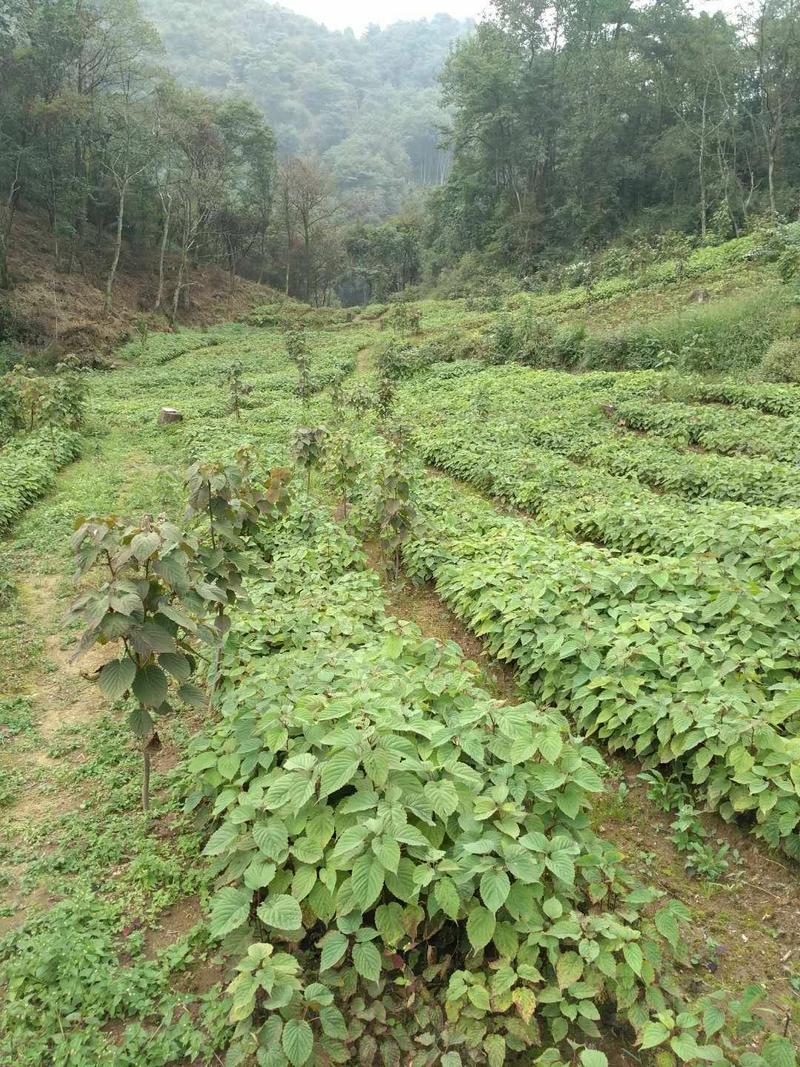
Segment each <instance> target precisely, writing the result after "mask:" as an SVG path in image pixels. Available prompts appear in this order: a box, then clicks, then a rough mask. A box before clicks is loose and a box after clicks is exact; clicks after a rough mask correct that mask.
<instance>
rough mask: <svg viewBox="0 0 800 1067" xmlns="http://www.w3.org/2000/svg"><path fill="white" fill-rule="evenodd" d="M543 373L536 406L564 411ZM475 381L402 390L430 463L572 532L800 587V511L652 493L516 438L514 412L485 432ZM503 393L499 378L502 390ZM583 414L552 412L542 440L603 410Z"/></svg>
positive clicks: (577, 427)
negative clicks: (569, 417)
mask: <svg viewBox="0 0 800 1067" xmlns="http://www.w3.org/2000/svg"><path fill="white" fill-rule="evenodd" d="M540 377H541V378H542V383H541V387H540V388H541V390H542V397H541V401H540V402H541V403H542V404H543V405H545V406H546V408H547V409H548V410H549V408H550V406H551V405H552V406H554V407H558V405H560V404H562V403H563V400H562V396H559V395H547V389H548V378H549V376H548V375H541V376H540ZM586 377H587V378H592V377H594V376H586ZM642 377H645V376H642ZM479 378H483V375H480V376H478V375H470V376H468V377H467V378H465V379H463V380H462V381H452V380H450V381H447V380H439V381H437V380H435V379H434V378H433V377H432V376H429V377H428V378H427V379H426V380H425V381H424V382H420V383H414V384H413V385H412V386H410V387H409V386H406V387H404V389H403V390H402V393H401V396H402V402H403V408H404V410H405V411H406V412H407V413H409V415H410V413H411V412H412V411H413V413H414V418H415V421H416V424H417V427H418V433H417V438H418V445H419V448H420V450H421V452H422V454H423V456H424V458H425V460H426V461H427V462H428V463H430V464H433V465H434V466H436V467H438V468H440V469H442V470H444V471H446V472H447V473H449V474H451V475H453V476H455V477H458V478H459V479H462V480H465V481H468V482H470V483H471V484H473V485H475V486H476V487H477V488H479V489H481V490H483V491H486V492H489V493H491V494H492V495H493V496H495V497H497V498H498V499H501V500H503V501H505V502H507V503H510V504H512V505H514V506H515V507H518V508H521V509H523V510H526V511H530V512H532V513H534V514H536V516H537V518H538V519H539V520H540V522H544V523H547V524H548V525H549V526H550V527H551V528H555V529H558V530H560V531H564V532H567V533H569V534H571V535H573V536H576V537H579V538H586V539H588V540H592V541H596V542H600V543H602V544H604V545H606V546H608V547H609V548H614V549H617V550H620V551H623V552H631V551H637V552H645V553H653V554H658V555H666V556H686V555H693V554H702V555H704V556H709V555H710V556H713V557H715V558H718V559H720V560H724V561H725V563H726V565H727V566H731V567H743V568H745V569H746V571H747V573H748V574H749V575H750V576H752V577H753V578H754V579H756V580H759V581H764V580H769V581H770V582H772V583H774V584H775V585H776V586H778V587H779V588H781V589H782V590H784V592H785V593H787V594H791V595H794V594H795V593H796V592H797V591H798V589H800V571H797V568H798V565H799V564H800V546H798V542H797V536H796V531H797V522H798V517H800V516H798V513H797V511H796V510H794V509H782V510H772V509H766V508H753V507H749V506H747V505H744V504H740V503H734V502H727V501H713V500H709V501H702V502H691V501H687V500H684V499H682V498H680V497H678V496H674V495H670V494H655V493H653V492H651V491H650V490H648V489H647V488H646V487H644V486H641V485H639V484H637V483H636V482H635V481H633V480H632V479H630V478H625V477H622V476H619V475H614V474H610V473H607V472H606V471H603V470H597V469H590V468H586V467H582V466H579V465H576V464H575V463H573V462H572V461H570V460H569V459H567V458H565V457H564V456H563V455H560V454H559V453H558V452H554V451H551V450H550V449H548V448H546V447H545V448H541V447H534V446H531V445H528V444H526V443H525V442H523V441H520V439H519V434H517V433H516V432H515V430H514V427H513V415H509V416H508V423H510V429H509V427H508V426H506V427H498V425H497V421H493V422H492V424H491V425H492V432H487V416H486V410H487V405H486V403H484V400H485V390H482V389H475V392H474V396H473V393H472V389H473V382H477V381H478V380H479ZM503 392H505V382H504V381H502V380H501V392H500V395H502V393H503ZM525 402H526V399H525V397H522V398H520V396H519V395H512V396H511V398H510V399H509V401H508V402H507V405H506V406H507V408H508V410H509V411H512V412H513V411H515V410H517V408H518V406H522V405H523V404H524V403H525ZM528 402H529V401H528ZM615 403H616V404H617V406H619V405H620V404H624V403H626V401H625V400H624V399H623V400H622V401H615ZM597 407H598V405H595V408H597ZM523 410H529V409H526V408H523ZM584 410H585V411H586V416H585V418H584V420H583V421H582V422H581V421H578V422H576V423H575V424H574V430H572V429H571V428H572V424H571V423H569V422H567V423H566V426H567V427H568V428H567V429H565V428H564V426H565V423H564V422H563V420H562V421H561V422H560V423H559V419H560V416H558V415H556V416H553V417H552V418H551V419H550V420H549V425H550V429H549V434H550V437H549V439H548V438H545V437H544V436H543V439H544V440H549V443H555V444H556V446H559V445H560V443H561V440H562V438H563V435H564V434H567V433H569V432H572V433H573V434H574V436H575V437H576V438H578V439H580V436H581V435H583V434H589V435H591V434H592V433H593V432H594V430H593V425H594V423H595V422H596V417H597V416H596V413H595V415H592V414H591V411H590V409H589V408H586V409H584ZM603 417H604V416H603ZM559 426H560V427H561V428H560V429H559ZM542 434H543V431H542Z"/></svg>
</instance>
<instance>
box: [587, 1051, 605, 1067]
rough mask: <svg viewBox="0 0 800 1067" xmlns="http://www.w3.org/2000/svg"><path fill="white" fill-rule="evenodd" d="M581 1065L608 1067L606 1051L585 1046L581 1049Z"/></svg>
mask: <svg viewBox="0 0 800 1067" xmlns="http://www.w3.org/2000/svg"><path fill="white" fill-rule="evenodd" d="M581 1065H582V1067H608V1057H607V1056H606V1054H605V1052H600V1051H598V1050H597V1049H594V1048H585V1049H582V1050H581Z"/></svg>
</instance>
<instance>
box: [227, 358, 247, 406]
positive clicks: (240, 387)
mask: <svg viewBox="0 0 800 1067" xmlns="http://www.w3.org/2000/svg"><path fill="white" fill-rule="evenodd" d="M243 373H244V366H243V365H242V363H240V362H239V361H238V360H237V362H236V363H232V364H231V365H230V367H229V368H228V375H227V377H228V391H229V393H230V409H231V412H232V413H233V414H234V415H235V416H236V418H237V419H241V417H242V404H243V402H244V400H245V398H246V397H248V396H250V394H251V393H252V392H253V386H252V385H250V384H249V383H248V382H245V381H243V380H242V375H243Z"/></svg>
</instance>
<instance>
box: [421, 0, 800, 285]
mask: <svg viewBox="0 0 800 1067" xmlns="http://www.w3.org/2000/svg"><path fill="white" fill-rule="evenodd" d="M493 8H494V15H493V16H492V17H491V18H489V19H488V20H487V21H486V22H484V23H483V24H482V25H481V26H480V27H479V28H478V30H477V33H476V34H475V35H474V36H473V37H471V38H470V39H468V40H466V41H464V42H462V43H461V44H460V45H459V46H458V48H457V50H456V53H455V55H454V56H453V57H452V58H451V59H450V60H449V61H448V63H447V64H446V67H445V70H444V75H443V83H444V100H445V103H446V104H447V105H449V106H450V107H451V108H452V109H453V112H454V114H455V119H454V122H453V128H452V133H451V139H450V143H451V145H452V148H453V151H454V153H455V167H454V170H453V173H452V176H451V178H450V180H449V182H448V184H447V187H446V189H445V190H444V191H443V192H442V193H440V194H438V195H436V196H435V197H434V201H433V209H432V220H433V222H432V230H431V233H430V235H429V242H430V244H431V247H432V249H433V250H434V262H435V263H436V264H439V265H446V264H449V263H452V262H453V261H454V260H457V259H458V258H459V257H460V256H461V255H462V254H464V253H465V252H467V251H475V250H477V251H480V252H489V253H491V257H492V261H493V262H494V264H495V266H503V265H507V264H510V265H512V267H513V268H514V269H515V270H517V271H522V272H526V271H528V272H535V271H536V270H537V269H540V268H541V266H542V263H543V261H546V260H547V259H548V258H550V257H563V256H564V254H565V252H567V251H571V252H572V253H573V254H576V253H579V252H580V251H581V250H582V249H586V248H589V249H593V248H598V247H601V246H602V245H603V244H604V243H606V242H608V241H609V240H611V239H614V238H616V237H618V236H619V235H621V234H624V233H627V234H629V235H630V234H631V232H632V231H633V230H637V229H638V230H640V231H642V233H643V234H644V235H645V236H647V235H648V234H652V235H655V234H659V233H663V232H664V231H667V230H670V231H680V232H682V233H686V234H690V235H692V236H695V237H697V238H699V239H701V240H708V239H717V240H719V239H721V238H725V237H729V236H734V235H736V234H739V233H740V232H742V230H744V229H746V228H747V226H748V224H749V222H750V220H751V219H752V216H753V215H754V214H756V213H769V215H771V216H772V217H776V216H777V215H786V216H791V217H794V216H796V214H797V209H798V192H800V151H798V140H797V132H798V119H800V5H798V4H797V3H796V2H795V0H758V2H757V3H755V4H749V5H746V6H745V7H744V8H742V9H741V10H740V11H739V14H738V15H737V17H736V19H735V20H734V19H731V18H729V17H726V15H724V14H723V13H721V12H717V13H716V14H713V15H709V14H707V13H705V12H699V13H698V12H696V11H695V10H694V9H693V8H692V7H691V6H690V5H688V4H687V3H685V0H650V2H647V3H643V4H639V5H636V6H633V5H631V4H629V3H620V2H618V0H604V2H601V3H595V2H594V0H578V2H577V3H561V2H560V0H555V3H552V4H548V5H543V4H533V3H530V2H528V0H496V2H495V3H494V5H493Z"/></svg>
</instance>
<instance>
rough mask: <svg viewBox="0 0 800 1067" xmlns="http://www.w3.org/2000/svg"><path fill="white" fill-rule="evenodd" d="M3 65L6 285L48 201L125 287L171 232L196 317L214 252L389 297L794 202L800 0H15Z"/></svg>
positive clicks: (172, 307) (178, 279)
mask: <svg viewBox="0 0 800 1067" xmlns="http://www.w3.org/2000/svg"><path fill="white" fill-rule="evenodd" d="M148 16H149V17H148ZM150 19H152V20H153V21H152V22H151V21H150ZM0 79H1V80H2V93H3V107H2V110H0V182H1V183H2V190H3V192H2V197H0V203H1V204H2V209H1V211H2V215H1V218H0V284H2V286H4V287H8V286H9V285H11V284H12V283H13V278H12V277H11V276H10V272H9V270H8V267H7V263H8V256H9V249H11V248H12V246H13V241H14V221H15V217H16V215H17V213H18V212H20V211H31V212H36V213H38V214H40V215H41V216H42V217H45V218H46V219H47V224H48V227H49V232H50V234H51V238H52V242H53V245H54V248H55V252H56V259H57V262H58V265H59V269H62V270H65V271H73V270H80V269H81V264H82V254H83V251H84V250H85V249H86V248H87V247H88V246H89V244H91V245H92V246H93V247H106V246H108V247H109V252H108V257H107V258H108V269H107V271H106V273H105V277H104V278H103V279H102V285H103V286H104V287H105V290H106V303H107V306H108V307H111V306H112V303H113V296H114V285H115V278H116V274H117V271H118V269H119V263H120V259H121V257H122V256H123V255H124V254H126V251H127V250H128V249H134V250H137V249H138V250H140V251H141V250H147V251H148V252H150V251H151V250H155V252H154V254H153V276H154V282H153V290H154V291H153V300H152V307H151V310H152V311H160V310H164V311H166V312H167V314H168V315H169V316H170V317H171V318H173V319H174V318H175V316H176V315H177V314H178V312H179V310H180V308H181V306H182V305H183V304H184V303H185V302H186V301H187V300H189V299H190V297H191V275H192V271H193V270H194V269H196V267H197V266H198V265H201V264H203V263H206V262H218V263H220V264H224V265H225V267H226V269H227V270H228V271H229V275H230V284H231V286H232V287H233V286H234V285H235V279H236V276H237V274H244V275H246V276H248V277H250V278H252V279H256V280H260V281H266V282H269V283H270V284H271V285H273V286H275V287H276V288H279V289H281V290H283V291H285V292H286V293H287V294H289V295H292V296H296V297H299V298H301V299H303V300H307V301H310V302H312V303H315V304H332V303H344V304H356V303H367V302H370V301H376V300H377V301H381V300H385V299H386V298H387V297H389V296H391V295H392V294H394V293H397V292H399V291H402V290H405V289H406V288H407V287H408V286H409V285H418V284H426V285H429V286H430V285H432V284H436V285H438V286H439V288H440V290H441V291H443V292H462V291H464V290H465V289H466V290H468V289H469V288H480V287H481V286H482V285H486V284H495V282H496V279H497V276H498V275H502V276H503V277H505V278H507V279H509V284H518V283H519V282H522V283H523V284H524V285H525V286H527V287H531V286H533V287H536V286H537V285H538V284H540V282H541V281H542V280H544V279H546V278H547V277H548V276H551V275H552V274H553V273H554V272H555V273H556V274H558V273H559V270H560V265H561V266H563V265H564V264H568V263H570V262H572V263H575V262H576V261H577V262H578V263H581V262H583V263H590V264H591V260H592V257H593V256H594V255H595V254H596V253H597V252H598V250H600V249H603V248H605V247H606V246H607V245H608V244H609V243H613V242H617V243H618V244H620V246H626V245H628V246H630V245H638V246H645V247H648V246H652V245H659V246H663V245H664V243H665V242H666V243H667V244H669V245H670V246H671V247H673V248H681V247H682V248H684V250H685V249H686V248H691V245H692V243H710V242H714V241H720V240H724V239H726V238H729V237H732V236H736V235H738V234H740V233H742V232H746V231H747V230H748V229H749V228H751V227H752V225H753V221H754V220H758V219H760V218H763V217H764V216H769V217H771V218H772V219H779V218H793V217H794V216H795V215H796V214H797V208H798V203H797V199H798V193H799V192H800V151H798V148H797V143H798V142H797V132H798V118H799V117H800V6H799V5H798V4H797V3H795V2H794V0H760V4H759V5H750V6H749V7H748V8H747V9H745V10H743V11H742V12H741V13H740V14H739V15H737V17H736V18H735V19H733V18H730V17H727V16H726V15H724V14H722V13H716V14H713V15H709V14H706V13H696V12H695V11H694V10H693V9H691V8H690V7H689V6H688V5H687V4H686V3H685V2H684V0H651V2H648V3H645V4H642V5H638V6H637V7H632V6H630V5H627V4H620V3H616V2H612V0H607V2H604V3H601V4H597V3H594V2H589V0H578V2H575V3H569V4H565V5H564V4H561V3H560V2H558V0H557V2H556V3H554V4H551V5H547V6H543V5H540V4H531V3H529V2H527V0H496V2H495V3H494V4H493V5H492V7H491V9H490V12H489V14H488V15H487V17H486V18H485V20H484V21H483V22H481V23H480V25H478V26H477V27H476V28H474V29H473V28H472V27H471V25H470V24H468V23H460V22H458V21H457V20H454V19H451V18H449V17H447V16H436V17H434V18H432V19H430V20H423V21H418V22H407V23H399V24H397V25H395V26H393V27H390V28H389V29H386V30H380V29H378V28H373V29H370V30H369V31H368V32H367V33H366V34H365V35H364V36H363V37H360V38H358V37H356V36H355V35H354V34H353V33H351V32H347V33H333V32H331V31H328V30H326V29H324V28H323V27H321V26H317V25H316V24H315V23H313V22H311V21H310V20H308V19H304V18H302V17H300V16H297V15H294V14H292V13H290V12H287V11H285V10H283V9H281V8H279V7H277V6H274V5H269V4H263V3H259V2H257V0H238V2H236V3H232V4H226V5H224V6H221V5H217V4H213V3H210V2H205V0H204V2H203V3H201V4H199V5H198V4H192V5H188V4H186V3H181V2H178V0H174V2H170V3H166V4H164V3H155V2H148V3H146V4H145V5H144V7H142V6H140V5H139V3H138V2H137V0H91V2H90V0H11V2H10V3H7V4H6V5H5V6H4V9H3V14H2V21H0ZM437 80H438V83H439V84H437ZM581 269H583V268H581ZM586 269H588V270H589V272H590V273H591V271H592V270H593V269H594V268H593V267H591V266H589V267H588V268H586ZM559 276H561V275H559ZM490 278H491V279H492V281H491V282H489V281H488V280H487V279H490ZM512 279H516V281H512Z"/></svg>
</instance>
